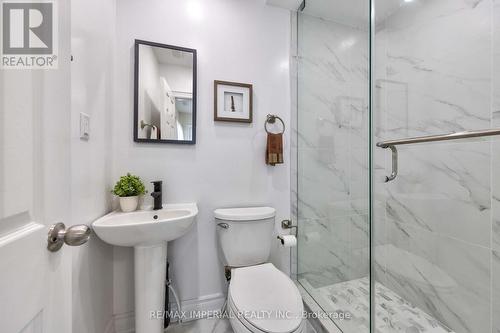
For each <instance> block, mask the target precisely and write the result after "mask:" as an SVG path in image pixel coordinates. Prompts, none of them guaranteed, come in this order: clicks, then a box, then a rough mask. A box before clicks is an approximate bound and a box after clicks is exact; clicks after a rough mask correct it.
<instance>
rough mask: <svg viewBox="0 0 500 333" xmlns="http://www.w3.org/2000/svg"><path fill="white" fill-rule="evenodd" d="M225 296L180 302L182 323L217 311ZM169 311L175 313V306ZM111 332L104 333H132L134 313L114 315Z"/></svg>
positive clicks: (206, 296) (216, 295) (172, 305)
mask: <svg viewBox="0 0 500 333" xmlns="http://www.w3.org/2000/svg"><path fill="white" fill-rule="evenodd" d="M225 299H226V298H225V296H224V294H222V293H217V294H212V295H205V296H202V297H200V298H197V299H191V300H185V301H182V302H181V307H182V311H183V313H185V314H186V318H184V319H183V320H184V321H191V320H196V319H199V318H198V317H196V314H197V313H206V312H209V311H212V312H213V311H219V310H220V309H221V308H222V305H223V304H224V301H225ZM170 310H171V311H177V304H175V302H174V303H170ZM113 319H114V320H113V325H112V326H113V329H114V330H113V331H109V332H108V331H107V330H106V333H134V331H135V314H134V312H126V313H120V314H115V315H114V316H113Z"/></svg>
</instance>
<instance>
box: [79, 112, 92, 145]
mask: <svg viewBox="0 0 500 333" xmlns="http://www.w3.org/2000/svg"><path fill="white" fill-rule="evenodd" d="M89 138H90V116H89V115H88V114H86V113H83V112H80V139H82V140H88V139H89Z"/></svg>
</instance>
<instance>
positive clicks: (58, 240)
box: [47, 222, 92, 252]
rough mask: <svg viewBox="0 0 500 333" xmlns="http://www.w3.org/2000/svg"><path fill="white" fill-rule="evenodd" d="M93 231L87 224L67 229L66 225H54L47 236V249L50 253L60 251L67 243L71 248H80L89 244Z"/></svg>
mask: <svg viewBox="0 0 500 333" xmlns="http://www.w3.org/2000/svg"><path fill="white" fill-rule="evenodd" d="M91 232H92V230H91V229H90V227H89V226H86V225H85V224H78V225H74V226H72V227H69V228H68V229H66V226H65V225H64V223H61V222H59V223H56V224H53V225H52V226H51V227H50V229H49V234H48V236H47V249H48V250H49V251H50V252H56V251H59V249H60V248H61V247H62V246H63V244H64V243H66V244H67V245H69V246H79V245H82V244H85V243H87V241H88V240H89V238H90V233H91Z"/></svg>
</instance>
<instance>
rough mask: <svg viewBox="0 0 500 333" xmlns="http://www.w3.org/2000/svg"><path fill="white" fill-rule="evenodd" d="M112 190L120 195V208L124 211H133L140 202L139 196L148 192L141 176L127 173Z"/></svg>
mask: <svg viewBox="0 0 500 333" xmlns="http://www.w3.org/2000/svg"><path fill="white" fill-rule="evenodd" d="M112 192H113V193H114V194H115V195H117V196H118V197H120V208H121V209H122V211H123V212H133V211H134V210H136V209H137V205H138V204H139V196H140V195H144V194H145V193H146V188H145V186H144V183H143V182H142V180H141V178H139V177H138V176H134V175H131V174H130V173H127V175H126V176H122V177H120V180H119V181H117V182H116V185H115V188H114V189H113V191H112Z"/></svg>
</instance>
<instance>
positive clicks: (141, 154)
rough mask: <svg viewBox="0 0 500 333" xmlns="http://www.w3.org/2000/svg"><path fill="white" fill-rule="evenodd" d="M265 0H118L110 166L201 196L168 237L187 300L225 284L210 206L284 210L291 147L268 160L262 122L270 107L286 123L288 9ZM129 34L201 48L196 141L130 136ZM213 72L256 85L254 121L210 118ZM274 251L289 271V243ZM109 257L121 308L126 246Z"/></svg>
mask: <svg viewBox="0 0 500 333" xmlns="http://www.w3.org/2000/svg"><path fill="white" fill-rule="evenodd" d="M264 2H265V1H264V0H258V1H247V0H213V1H210V3H209V4H208V3H207V2H205V1H165V0H161V1H160V0H149V1H140V2H139V1H133V0H122V1H119V2H118V3H117V25H116V31H117V68H116V81H115V82H116V84H115V89H116V94H117V98H116V105H115V107H114V115H113V119H114V123H113V137H114V138H115V140H116V141H115V142H114V146H113V160H114V168H113V176H114V178H117V177H118V176H120V175H121V174H124V173H126V172H132V173H136V174H138V175H140V176H141V177H142V178H143V179H144V180H145V181H146V182H149V181H152V180H156V179H158V180H163V181H164V186H163V190H164V201H166V202H170V203H175V202H192V201H195V202H197V203H198V205H199V211H200V212H199V216H198V219H197V223H196V225H195V226H194V227H193V229H192V230H191V231H190V232H189V233H188V234H187V235H186V236H184V237H183V238H181V239H179V240H177V241H174V242H173V243H171V244H170V246H169V260H170V262H171V271H172V274H173V282H174V284H175V286H176V287H177V288H178V290H179V293H180V297H181V299H182V300H183V301H184V302H197V301H198V300H199V299H200V298H203V299H205V300H209V299H211V298H218V297H221V294H222V293H223V292H225V288H224V277H223V270H222V265H221V263H220V261H219V256H218V251H217V243H216V233H215V231H216V230H215V224H214V221H213V214H212V211H213V209H215V208H217V207H226V206H248V205H271V206H274V207H276V209H277V212H278V215H277V221H280V220H281V219H283V218H287V217H289V213H290V193H289V191H290V164H289V158H290V156H289V154H288V152H287V153H286V156H285V164H284V165H280V166H276V167H269V166H266V165H265V163H264V152H265V142H266V136H265V132H264V129H263V128H264V120H265V117H266V114H268V113H275V114H278V115H280V116H281V117H282V118H283V120H284V121H285V123H287V124H289V123H290V94H289V72H288V62H289V41H290V14H289V12H288V11H285V10H283V9H278V8H273V7H268V6H266V5H265V3H264ZM135 38H138V39H145V40H151V41H155V42H159V43H165V44H171V45H179V46H184V47H188V48H195V49H197V50H198V94H197V97H198V103H197V107H198V109H197V113H198V115H197V123H198V124H197V143H196V145H194V146H185V145H171V144H169V145H164V144H136V143H134V142H133V140H132V127H133V126H132V125H133V63H134V60H133V44H134V39H135ZM214 80H229V81H237V82H245V83H252V84H253V85H254V110H253V111H254V122H253V124H249V125H248V124H235V123H221V122H217V123H215V122H214V121H213V81H214ZM289 134H290V133H289V132H287V133H286V137H285V140H286V146H287V147H288V143H289ZM148 185H149V184H148ZM147 200H148V201H150V198H149V197H148V198H147ZM273 251H274V253H273V262H274V263H275V264H276V265H277V266H278V267H280V268H282V269H283V270H285V271H288V266H289V257H288V254H289V251H288V250H281V249H279V250H278V248H277V243H276V248H274V249H273ZM114 258H115V262H114V311H115V313H117V314H121V313H125V312H128V311H132V310H133V307H134V300H133V261H132V249H127V248H118V247H116V248H115V251H114Z"/></svg>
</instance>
